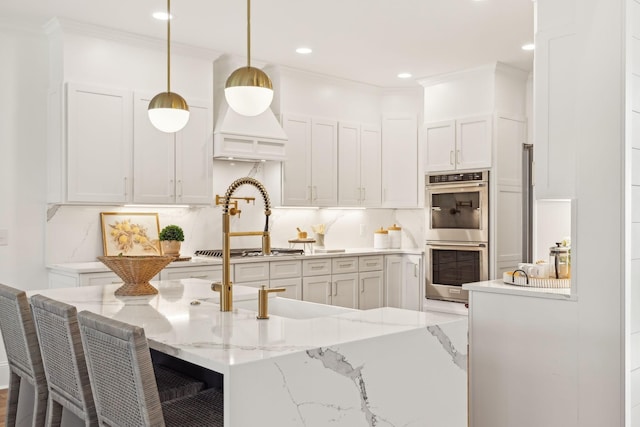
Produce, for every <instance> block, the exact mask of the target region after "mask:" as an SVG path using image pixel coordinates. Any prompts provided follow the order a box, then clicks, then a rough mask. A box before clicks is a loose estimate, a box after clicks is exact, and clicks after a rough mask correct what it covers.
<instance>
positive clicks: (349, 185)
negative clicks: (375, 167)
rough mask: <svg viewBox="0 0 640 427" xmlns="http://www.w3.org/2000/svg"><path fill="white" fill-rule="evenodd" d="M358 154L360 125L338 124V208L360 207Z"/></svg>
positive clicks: (360, 187)
mask: <svg viewBox="0 0 640 427" xmlns="http://www.w3.org/2000/svg"><path fill="white" fill-rule="evenodd" d="M360 154H361V151H360V125H359V124H358V123H340V126H339V127H338V206H359V205H360V201H361V199H362V186H361V185H360V164H361V161H360V160H361V159H360ZM378 173H379V172H378Z"/></svg>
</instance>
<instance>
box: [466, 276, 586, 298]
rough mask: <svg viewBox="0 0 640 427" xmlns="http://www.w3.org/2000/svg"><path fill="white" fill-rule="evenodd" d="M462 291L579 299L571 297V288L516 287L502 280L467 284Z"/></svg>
mask: <svg viewBox="0 0 640 427" xmlns="http://www.w3.org/2000/svg"><path fill="white" fill-rule="evenodd" d="M462 289H467V290H469V291H472V292H489V293H496V294H509V295H519V296H525V297H534V298H549V299H560V300H572V301H573V300H576V299H577V297H576V296H575V295H571V289H570V288H534V287H528V286H516V285H509V284H507V283H504V282H503V281H502V280H501V279H496V280H486V281H483V282H474V283H465V284H464V285H462Z"/></svg>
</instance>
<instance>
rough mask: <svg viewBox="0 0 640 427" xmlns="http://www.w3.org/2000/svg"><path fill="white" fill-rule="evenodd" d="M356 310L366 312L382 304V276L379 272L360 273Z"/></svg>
mask: <svg viewBox="0 0 640 427" xmlns="http://www.w3.org/2000/svg"><path fill="white" fill-rule="evenodd" d="M358 281H359V283H358V287H359V292H360V294H359V295H358V308H359V309H360V310H368V309H370V308H379V307H382V306H383V304H384V302H383V301H384V297H383V291H384V274H383V272H382V270H380V271H367V272H361V273H360V274H359V276H358Z"/></svg>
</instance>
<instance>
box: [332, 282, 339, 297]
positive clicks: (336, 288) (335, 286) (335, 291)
mask: <svg viewBox="0 0 640 427" xmlns="http://www.w3.org/2000/svg"><path fill="white" fill-rule="evenodd" d="M333 289H334V291H333V296H338V282H333Z"/></svg>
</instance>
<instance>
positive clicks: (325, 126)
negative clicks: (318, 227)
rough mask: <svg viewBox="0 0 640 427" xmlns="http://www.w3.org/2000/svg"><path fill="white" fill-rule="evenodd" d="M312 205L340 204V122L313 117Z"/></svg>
mask: <svg viewBox="0 0 640 427" xmlns="http://www.w3.org/2000/svg"><path fill="white" fill-rule="evenodd" d="M311 185H312V192H311V194H312V198H311V205H312V206H336V205H337V204H338V122H336V121H335V120H325V119H311Z"/></svg>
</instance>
